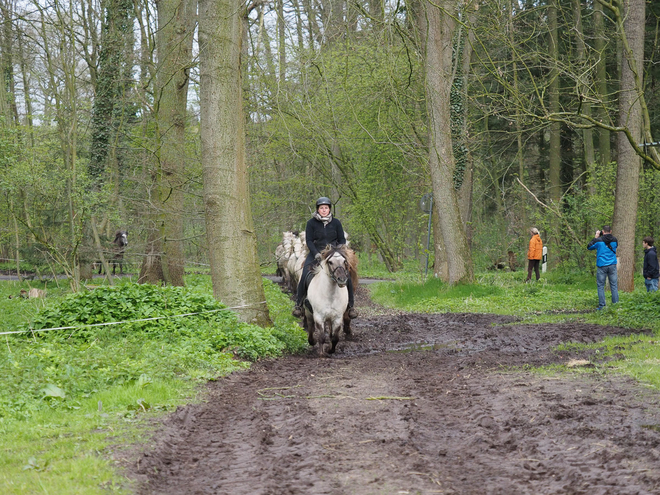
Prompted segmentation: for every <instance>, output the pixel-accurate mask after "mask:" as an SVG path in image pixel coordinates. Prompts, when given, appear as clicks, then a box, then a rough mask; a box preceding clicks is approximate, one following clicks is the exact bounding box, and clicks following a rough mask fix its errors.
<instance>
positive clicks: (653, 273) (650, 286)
mask: <svg viewBox="0 0 660 495" xmlns="http://www.w3.org/2000/svg"><path fill="white" fill-rule="evenodd" d="M653 243H654V240H653V237H650V236H649V237H644V240H642V246H644V271H643V272H642V273H643V275H644V284H645V285H646V292H655V291H657V290H658V278H660V267H659V266H658V253H657V252H656V250H655V246H654V245H653Z"/></svg>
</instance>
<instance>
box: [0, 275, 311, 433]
mask: <svg viewBox="0 0 660 495" xmlns="http://www.w3.org/2000/svg"><path fill="white" fill-rule="evenodd" d="M195 282H197V283H198V285H195ZM191 286H192V287H188V288H182V287H157V286H153V285H139V284H134V283H125V284H123V285H120V286H116V287H99V288H97V289H95V290H93V291H91V292H81V293H76V294H69V295H68V296H65V297H64V298H63V299H61V300H60V302H53V303H52V304H50V305H49V306H47V307H46V308H43V309H42V310H40V311H39V312H38V313H37V314H36V316H35V317H34V318H33V320H32V323H31V324H29V325H28V324H25V325H24V326H23V328H25V329H28V328H31V329H34V330H38V329H46V328H57V327H74V328H67V329H62V330H52V331H46V332H34V333H33V332H30V331H28V332H27V333H25V334H20V335H18V336H12V338H9V339H7V342H6V350H5V352H2V353H0V373H1V374H2V376H3V387H2V388H1V389H0V422H2V418H14V419H26V418H29V417H30V416H31V415H33V413H34V412H35V411H36V410H39V409H42V408H44V407H49V408H72V409H75V408H77V407H79V403H80V400H81V399H83V398H85V397H89V396H93V395H94V394H97V393H99V392H103V391H104V390H107V389H109V388H110V387H113V386H116V385H121V384H128V385H131V384H135V385H139V386H148V385H149V384H150V383H151V382H152V381H154V380H169V379H172V378H179V379H187V380H208V379H214V378H216V377H218V376H220V375H223V374H226V373H227V372H229V371H231V370H232V369H236V368H240V367H245V366H247V363H245V362H243V361H240V360H237V359H236V358H237V357H238V358H242V359H248V360H257V359H259V358H263V357H274V356H279V355H281V354H282V353H284V352H291V353H292V352H298V351H300V350H301V349H305V348H306V338H305V333H304V331H303V330H302V329H301V328H300V327H299V326H298V325H297V324H296V323H295V321H294V320H293V318H292V317H291V316H290V314H288V313H289V311H290V306H291V302H290V301H289V300H288V298H287V297H286V296H285V295H284V294H282V293H281V292H280V291H279V289H278V288H277V287H276V286H274V284H272V283H271V282H269V281H264V287H265V290H266V294H267V298H268V302H269V307H272V309H271V313H272V315H273V320H274V321H275V325H274V326H273V327H269V328H262V327H258V326H256V325H249V324H246V323H243V322H241V321H240V320H239V319H238V318H237V317H236V315H235V314H234V313H232V312H230V311H227V310H226V307H225V306H224V305H222V304H221V303H219V302H218V301H216V300H215V299H214V298H213V297H212V296H211V295H210V294H209V292H208V288H209V287H210V282H208V277H200V278H198V279H193V280H192V283H191ZM190 313H197V314H194V315H190V316H185V317H181V316H177V315H182V314H190ZM161 316H165V318H157V319H156V317H161ZM148 318H153V319H150V320H148V321H135V320H140V319H148ZM116 321H121V322H124V323H121V324H118V325H107V326H89V325H93V324H98V323H109V322H116Z"/></svg>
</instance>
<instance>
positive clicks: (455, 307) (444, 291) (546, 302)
mask: <svg viewBox="0 0 660 495" xmlns="http://www.w3.org/2000/svg"><path fill="white" fill-rule="evenodd" d="M524 277H525V275H524V274H522V272H514V273H512V272H502V273H500V272H497V273H484V274H479V275H477V276H476V277H475V282H474V283H473V284H456V285H449V284H446V283H444V282H442V281H441V280H439V279H437V278H429V279H428V280H426V281H425V282H395V283H378V284H375V285H374V286H372V290H371V293H372V297H373V299H374V301H376V302H378V303H379V304H383V305H385V306H390V307H395V308H400V309H404V310H406V311H415V312H421V313H439V312H472V313H495V314H510V315H516V316H520V317H528V316H530V315H536V314H541V313H544V312H553V311H558V310H560V311H562V312H575V311H584V310H587V309H593V307H594V305H595V304H597V300H595V299H594V298H595V294H596V291H595V281H589V280H587V278H586V277H584V276H581V275H579V276H578V275H574V276H567V275H562V274H556V275H553V276H546V277H542V278H541V280H540V281H538V282H536V281H534V282H530V283H523V281H524Z"/></svg>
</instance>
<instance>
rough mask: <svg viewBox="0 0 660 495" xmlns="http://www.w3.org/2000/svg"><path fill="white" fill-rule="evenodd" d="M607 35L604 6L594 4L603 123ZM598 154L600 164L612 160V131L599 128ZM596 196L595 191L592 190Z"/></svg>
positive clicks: (606, 114) (606, 113)
mask: <svg viewBox="0 0 660 495" xmlns="http://www.w3.org/2000/svg"><path fill="white" fill-rule="evenodd" d="M606 39H607V33H606V32H605V22H604V16H603V6H602V5H601V4H600V2H594V47H595V48H596V53H597V54H598V60H597V62H596V90H597V91H598V95H599V97H600V100H601V103H600V104H599V105H598V118H599V119H600V120H601V121H602V122H609V112H608V111H607V104H608V90H607V67H606V57H605V45H606V43H605V40H606ZM598 152H599V163H600V164H601V165H606V164H608V163H609V162H610V160H611V156H610V155H611V151H610V131H608V130H607V129H603V128H602V127H599V128H598ZM592 193H594V194H595V189H594V190H592Z"/></svg>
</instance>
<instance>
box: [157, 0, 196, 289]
mask: <svg viewBox="0 0 660 495" xmlns="http://www.w3.org/2000/svg"><path fill="white" fill-rule="evenodd" d="M156 5H157V7H158V34H157V36H156V50H157V53H158V69H157V70H158V72H157V76H156V84H157V88H156V119H157V142H158V143H159V144H160V148H159V151H158V153H157V156H158V159H159V163H158V172H157V175H158V179H157V181H158V184H157V187H158V205H159V207H160V215H159V216H160V219H159V222H158V223H159V225H158V226H159V230H160V238H161V239H162V241H163V253H164V254H163V256H164V259H163V266H162V268H163V274H164V277H165V282H166V283H168V284H171V285H175V286H183V285H184V281H183V275H184V266H185V260H184V253H183V238H184V237H185V235H184V217H185V205H184V199H185V198H184V191H183V188H184V184H185V182H186V179H185V168H186V167H185V164H186V117H187V104H188V71H189V69H190V65H191V63H192V44H193V31H194V28H195V12H196V10H197V1H196V0H158V2H157V4H156Z"/></svg>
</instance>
